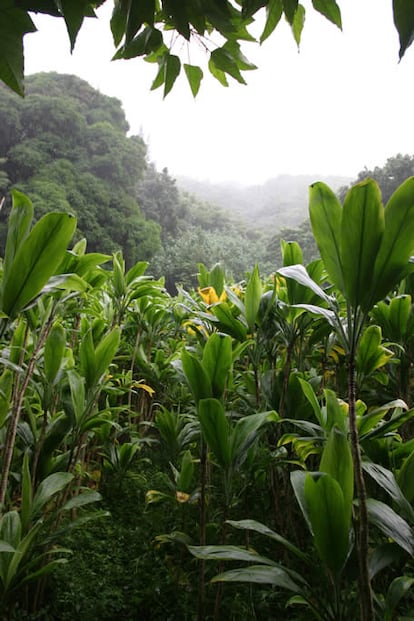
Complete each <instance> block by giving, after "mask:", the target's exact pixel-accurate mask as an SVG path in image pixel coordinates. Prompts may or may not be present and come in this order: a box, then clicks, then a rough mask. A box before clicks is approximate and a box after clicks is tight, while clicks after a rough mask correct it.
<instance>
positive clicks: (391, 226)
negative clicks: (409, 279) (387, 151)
mask: <svg viewBox="0 0 414 621" xmlns="http://www.w3.org/2000/svg"><path fill="white" fill-rule="evenodd" d="M384 222H385V230H384V234H383V236H382V241H381V245H380V248H379V251H378V254H377V257H376V260H375V267H374V277H373V281H372V283H371V286H370V291H371V296H370V300H369V303H368V304H366V307H367V308H372V306H373V305H374V304H375V302H377V301H378V300H381V299H383V298H385V296H386V295H387V293H389V291H390V290H391V289H392V288H393V287H394V286H395V285H396V284H398V282H399V281H400V280H401V278H403V276H404V275H405V272H406V270H407V268H408V265H409V259H410V257H411V255H412V254H413V252H414V177H410V178H409V179H407V180H406V181H404V183H402V184H401V185H400V186H399V188H397V190H396V191H395V192H394V194H393V195H392V196H391V198H390V200H389V201H388V203H387V205H386V207H385V211H384Z"/></svg>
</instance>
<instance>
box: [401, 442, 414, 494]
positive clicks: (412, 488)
mask: <svg viewBox="0 0 414 621" xmlns="http://www.w3.org/2000/svg"><path fill="white" fill-rule="evenodd" d="M397 481H398V485H399V486H400V488H401V490H402V492H403V494H404V496H405V497H406V498H407V500H408V502H413V500H414V451H413V452H412V453H411V454H410V455H409V456H408V457H407V458H406V459H405V461H404V463H403V465H402V468H401V470H400V471H399V473H398V476H397Z"/></svg>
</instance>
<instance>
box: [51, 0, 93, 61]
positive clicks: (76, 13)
mask: <svg viewBox="0 0 414 621" xmlns="http://www.w3.org/2000/svg"><path fill="white" fill-rule="evenodd" d="M59 9H60V11H61V13H62V15H63V17H64V20H65V23H66V28H67V31H68V34H69V39H70V51H71V52H73V48H74V47H75V42H76V37H77V36H78V32H79V30H80V28H81V26H82V23H83V20H84V18H85V17H93V16H94V12H93V9H92V6H91V4H90V2H88V0H59Z"/></svg>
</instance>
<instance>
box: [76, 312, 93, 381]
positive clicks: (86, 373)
mask: <svg viewBox="0 0 414 621" xmlns="http://www.w3.org/2000/svg"><path fill="white" fill-rule="evenodd" d="M86 323H87V321H86V320H85V329H82V331H81V332H82V338H81V342H80V345H79V361H80V365H79V371H80V373H81V375H82V377H84V378H85V380H86V387H87V389H88V390H89V388H91V387H92V386H93V385H94V384H95V378H96V375H97V373H96V355H95V347H94V343H93V336H92V328H91V327H90V326H89V324H87V326H86Z"/></svg>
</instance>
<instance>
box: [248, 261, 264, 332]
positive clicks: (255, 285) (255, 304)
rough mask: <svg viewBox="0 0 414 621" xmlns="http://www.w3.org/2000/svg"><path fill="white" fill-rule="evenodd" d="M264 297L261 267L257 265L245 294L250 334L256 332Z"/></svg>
mask: <svg viewBox="0 0 414 621" xmlns="http://www.w3.org/2000/svg"><path fill="white" fill-rule="evenodd" d="M261 297H262V283H261V281H260V274H259V267H258V265H257V263H256V265H255V266H254V269H253V272H252V273H251V275H250V278H249V280H248V283H247V285H246V291H245V294H244V306H245V309H246V321H247V325H248V326H249V330H250V332H253V331H254V326H255V323H256V317H257V313H258V311H259V306H260V300H261Z"/></svg>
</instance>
